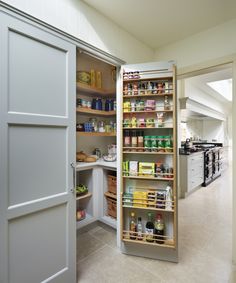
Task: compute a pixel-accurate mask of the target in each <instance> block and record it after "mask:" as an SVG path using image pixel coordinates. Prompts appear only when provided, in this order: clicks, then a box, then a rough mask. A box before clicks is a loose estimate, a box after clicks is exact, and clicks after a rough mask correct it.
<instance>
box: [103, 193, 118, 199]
mask: <svg viewBox="0 0 236 283" xmlns="http://www.w3.org/2000/svg"><path fill="white" fill-rule="evenodd" d="M104 195H105V196H106V197H109V198H113V199H117V196H116V195H115V194H112V193H110V192H105V193H104Z"/></svg>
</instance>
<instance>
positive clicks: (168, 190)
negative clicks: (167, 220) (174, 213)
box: [166, 185, 172, 210]
mask: <svg viewBox="0 0 236 283" xmlns="http://www.w3.org/2000/svg"><path fill="white" fill-rule="evenodd" d="M166 210H172V189H171V186H170V185H168V186H167V187H166Z"/></svg>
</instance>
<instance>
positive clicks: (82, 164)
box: [76, 158, 117, 171]
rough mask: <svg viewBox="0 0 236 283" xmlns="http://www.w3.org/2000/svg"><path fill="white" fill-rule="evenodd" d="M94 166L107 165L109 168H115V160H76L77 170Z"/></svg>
mask: <svg viewBox="0 0 236 283" xmlns="http://www.w3.org/2000/svg"><path fill="white" fill-rule="evenodd" d="M96 166H101V167H108V168H111V169H116V168H117V164H116V161H112V162H108V161H104V160H103V159H102V158H101V159H98V160H97V161H96V162H76V170H77V171H79V170H83V169H87V168H93V167H96Z"/></svg>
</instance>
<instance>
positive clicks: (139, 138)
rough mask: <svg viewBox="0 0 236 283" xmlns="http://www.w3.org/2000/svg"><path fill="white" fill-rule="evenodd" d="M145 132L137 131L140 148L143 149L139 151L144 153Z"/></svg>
mask: <svg viewBox="0 0 236 283" xmlns="http://www.w3.org/2000/svg"><path fill="white" fill-rule="evenodd" d="M143 134H144V132H143V131H137V136H138V147H141V148H140V149H139V150H138V151H143V149H142V147H143Z"/></svg>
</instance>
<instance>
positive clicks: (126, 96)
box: [123, 92, 173, 98]
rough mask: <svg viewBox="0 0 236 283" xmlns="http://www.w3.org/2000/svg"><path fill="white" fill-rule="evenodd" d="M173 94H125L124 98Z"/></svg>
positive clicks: (169, 94)
mask: <svg viewBox="0 0 236 283" xmlns="http://www.w3.org/2000/svg"><path fill="white" fill-rule="evenodd" d="M166 95H167V96H172V95H173V93H172V92H171V93H170V92H169V93H163V94H154V93H151V94H137V95H123V98H138V97H164V96H166Z"/></svg>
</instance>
